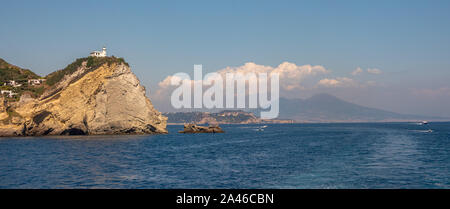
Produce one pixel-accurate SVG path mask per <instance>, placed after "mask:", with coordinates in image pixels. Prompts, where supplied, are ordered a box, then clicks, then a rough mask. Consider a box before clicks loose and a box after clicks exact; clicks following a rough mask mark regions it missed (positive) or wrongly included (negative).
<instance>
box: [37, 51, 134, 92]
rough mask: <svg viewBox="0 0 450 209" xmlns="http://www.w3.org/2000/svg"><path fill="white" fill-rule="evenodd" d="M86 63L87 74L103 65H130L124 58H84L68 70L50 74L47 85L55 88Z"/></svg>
mask: <svg viewBox="0 0 450 209" xmlns="http://www.w3.org/2000/svg"><path fill="white" fill-rule="evenodd" d="M84 62H86V67H87V68H88V71H87V72H90V71H92V70H95V69H97V68H99V67H100V66H102V65H103V64H105V63H106V64H108V65H111V64H112V63H124V64H125V65H127V66H129V65H128V63H126V62H125V60H124V59H123V58H117V57H114V56H112V57H83V58H79V59H77V60H75V62H72V63H71V64H69V65H67V67H66V68H64V69H62V70H58V71H55V72H53V73H50V74H48V75H47V76H46V77H45V78H46V79H47V80H46V84H47V85H49V86H53V85H54V84H56V83H58V82H59V81H61V79H62V78H64V76H65V75H70V74H72V73H74V72H75V71H76V70H77V69H78V68H79V67H81V66H82V65H83V63H84Z"/></svg>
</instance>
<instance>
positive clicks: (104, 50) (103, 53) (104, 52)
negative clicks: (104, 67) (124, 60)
mask: <svg viewBox="0 0 450 209" xmlns="http://www.w3.org/2000/svg"><path fill="white" fill-rule="evenodd" d="M101 55H102V56H103V57H106V47H103V48H102V54H101Z"/></svg>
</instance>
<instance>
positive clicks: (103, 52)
mask: <svg viewBox="0 0 450 209" xmlns="http://www.w3.org/2000/svg"><path fill="white" fill-rule="evenodd" d="M90 56H91V57H106V47H103V48H102V51H101V52H99V51H93V52H91V54H90Z"/></svg>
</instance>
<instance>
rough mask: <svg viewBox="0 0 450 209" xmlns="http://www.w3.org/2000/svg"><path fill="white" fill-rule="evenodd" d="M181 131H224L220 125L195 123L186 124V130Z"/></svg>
mask: <svg viewBox="0 0 450 209" xmlns="http://www.w3.org/2000/svg"><path fill="white" fill-rule="evenodd" d="M179 133H184V134H185V133H224V131H223V130H222V128H220V127H219V126H209V127H206V126H198V125H195V124H184V130H183V131H179Z"/></svg>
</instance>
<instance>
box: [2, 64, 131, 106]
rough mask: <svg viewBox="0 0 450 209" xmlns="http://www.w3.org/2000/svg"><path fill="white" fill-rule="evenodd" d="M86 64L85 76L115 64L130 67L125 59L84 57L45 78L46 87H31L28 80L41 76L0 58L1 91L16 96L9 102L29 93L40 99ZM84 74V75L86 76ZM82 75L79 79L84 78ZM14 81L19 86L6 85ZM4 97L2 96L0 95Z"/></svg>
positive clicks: (8, 99) (9, 99)
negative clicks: (105, 65) (101, 67)
mask: <svg viewBox="0 0 450 209" xmlns="http://www.w3.org/2000/svg"><path fill="white" fill-rule="evenodd" d="M84 62H86V67H87V70H86V71H85V72H84V74H86V73H88V72H91V71H93V70H95V69H97V68H99V67H100V66H102V65H104V64H108V65H111V64H113V63H123V64H125V65H126V66H129V65H128V63H126V62H125V60H124V59H123V58H117V57H114V56H111V57H84V58H79V59H77V60H75V61H74V62H73V63H71V64H69V65H68V66H67V67H65V68H64V69H62V70H58V71H55V72H53V73H50V74H49V75H47V76H46V77H45V79H46V81H45V83H44V85H36V86H33V85H29V84H28V79H39V78H42V77H41V76H39V75H37V74H35V73H34V72H32V71H31V70H28V69H23V68H20V67H17V66H15V65H12V64H9V63H8V62H6V61H5V60H3V59H1V58H0V89H1V90H11V91H13V92H14V93H17V94H16V95H14V96H12V98H7V101H9V102H15V101H18V100H19V98H20V96H22V95H23V94H24V93H29V94H30V95H31V96H32V97H34V98H38V97H40V96H41V95H42V94H43V93H44V92H45V91H46V90H49V89H51V88H52V87H53V86H54V85H55V84H56V83H58V82H59V81H61V79H63V78H64V76H65V75H69V74H72V73H74V72H75V71H76V70H77V69H78V68H79V67H81V66H82V65H83V63H84ZM84 74H83V75H84ZM83 75H80V76H79V77H82V76H83ZM10 80H14V81H16V82H17V83H18V84H20V85H18V86H9V85H4V84H5V83H6V82H8V81H10ZM0 96H2V95H0Z"/></svg>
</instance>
